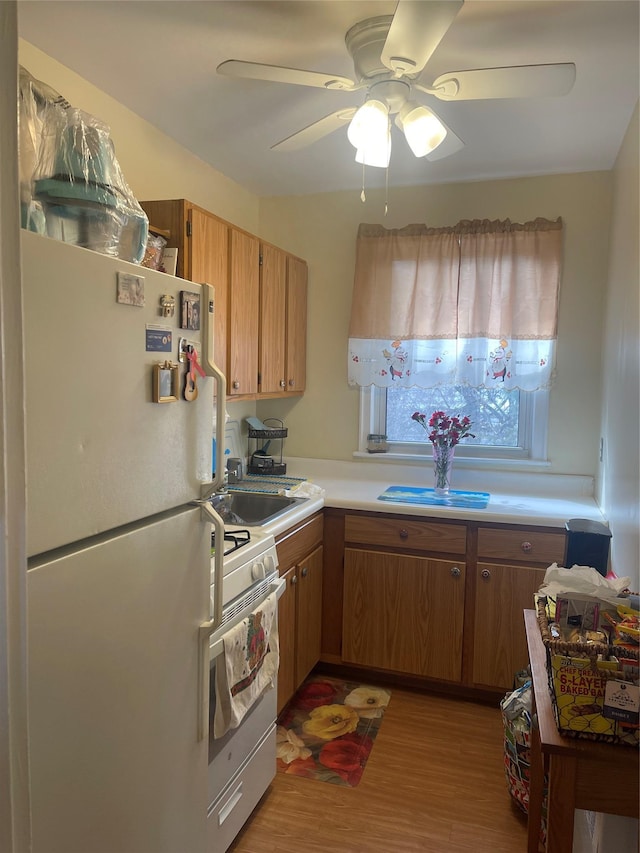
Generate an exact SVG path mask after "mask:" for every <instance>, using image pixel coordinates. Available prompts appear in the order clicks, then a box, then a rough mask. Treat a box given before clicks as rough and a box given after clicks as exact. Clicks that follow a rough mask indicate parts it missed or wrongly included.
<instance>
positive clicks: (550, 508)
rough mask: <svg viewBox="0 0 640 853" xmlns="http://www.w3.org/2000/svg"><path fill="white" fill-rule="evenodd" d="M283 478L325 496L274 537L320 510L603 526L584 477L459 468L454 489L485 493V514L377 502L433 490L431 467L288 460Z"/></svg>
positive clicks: (286, 519)
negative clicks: (301, 480) (394, 489)
mask: <svg viewBox="0 0 640 853" xmlns="http://www.w3.org/2000/svg"><path fill="white" fill-rule="evenodd" d="M287 476H292V477H305V478H307V479H308V480H309V481H310V482H311V483H313V484H315V485H316V486H318V487H320V488H321V489H322V490H323V492H324V493H323V494H321V495H318V496H315V497H312V498H310V499H309V500H307V501H305V502H304V503H302V504H300V505H298V506H297V507H296V508H295V509H293V510H292V511H291V512H287V513H285V514H284V515H283V516H280V517H279V518H278V519H276V520H275V522H274V523H273V524H272V525H269V526H268V531H269V532H270V533H273V534H274V535H275V536H277V535H279V534H280V533H282V532H283V531H284V530H286V529H288V528H289V527H292V526H293V525H294V524H297V523H299V522H300V521H303V520H304V519H305V518H307V517H309V516H310V515H312V514H313V513H315V512H317V511H318V510H319V509H321V508H322V507H323V506H326V507H335V508H340V509H350V510H364V511H367V512H381V513H385V514H389V515H392V514H400V515H415V516H417V517H419V516H422V517H431V518H450V519H455V518H457V519H460V520H462V521H486V522H493V523H501V524H520V525H522V524H526V525H533V526H540V527H543V526H548V527H559V528H564V525H565V523H566V522H567V521H569V520H570V519H572V518H583V519H588V520H590V521H599V522H602V523H606V519H605V518H604V516H603V515H602V513H601V511H600V509H599V507H598V505H597V503H596V501H595V499H594V497H593V479H592V478H591V477H586V476H577V475H562V474H560V475H558V474H555V475H554V474H547V473H544V474H537V473H536V474H530V473H524V474H522V473H518V474H515V473H511V472H509V473H497V472H490V473H489V472H479V471H473V470H466V471H465V470H464V469H460V470H459V471H457V472H456V480H455V481H454V483H453V486H452V487H453V488H454V489H465V490H472V491H483V492H489V494H490V498H489V502H488V505H487V506H486V507H485V508H484V509H475V508H467V507H445V506H420V505H416V504H409V503H407V504H401V503H389V502H387V501H380V500H378V496H379V495H381V494H382V493H383V492H384V491H385V490H386V489H387V488H388V487H389V486H424V487H430V486H432V479H433V476H432V471H431V466H430V465H426V466H425V465H407V464H395V463H389V462H374V461H369V460H366V461H365V462H358V461H355V462H346V461H337V460H323V459H301V458H289V459H287Z"/></svg>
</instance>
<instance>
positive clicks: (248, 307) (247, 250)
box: [227, 228, 260, 397]
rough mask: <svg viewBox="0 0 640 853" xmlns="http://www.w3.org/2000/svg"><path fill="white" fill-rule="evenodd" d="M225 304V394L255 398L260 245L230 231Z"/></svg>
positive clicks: (243, 233) (243, 235)
mask: <svg viewBox="0 0 640 853" xmlns="http://www.w3.org/2000/svg"><path fill="white" fill-rule="evenodd" d="M230 249H231V250H230V254H229V272H230V274H229V301H228V318H227V325H228V329H229V346H228V348H227V394H228V396H229V397H247V396H255V394H256V392H257V390H258V371H257V369H256V366H257V364H258V305H259V287H260V242H259V240H258V238H257V237H253V236H252V235H251V234H247V233H246V232H244V231H239V230H237V229H236V228H231V229H230Z"/></svg>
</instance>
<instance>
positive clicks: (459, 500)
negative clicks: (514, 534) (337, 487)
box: [378, 486, 489, 509]
mask: <svg viewBox="0 0 640 853" xmlns="http://www.w3.org/2000/svg"><path fill="white" fill-rule="evenodd" d="M378 500H379V501H391V502H392V503H398V504H420V505H421V506H464V507H469V508H473V509H482V508H483V507H485V506H486V505H487V504H488V503H489V493H488V492H463V491H456V490H455V489H451V491H450V492H449V494H448V495H446V496H442V495H436V493H435V492H434V490H433V489H422V488H420V487H419V486H389V488H388V489H387V490H386V491H385V492H383V493H382V494H381V495H378Z"/></svg>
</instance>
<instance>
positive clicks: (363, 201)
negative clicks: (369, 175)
mask: <svg viewBox="0 0 640 853" xmlns="http://www.w3.org/2000/svg"><path fill="white" fill-rule="evenodd" d="M366 200H367V196H366V194H365V191H364V163H363V164H362V192H361V193H360V201H361V202H362V203H363V204H364V203H365V201H366Z"/></svg>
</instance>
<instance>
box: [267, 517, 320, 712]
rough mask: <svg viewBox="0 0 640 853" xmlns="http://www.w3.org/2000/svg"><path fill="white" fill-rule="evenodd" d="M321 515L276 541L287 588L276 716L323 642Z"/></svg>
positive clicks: (280, 621) (282, 608)
mask: <svg viewBox="0 0 640 853" xmlns="http://www.w3.org/2000/svg"><path fill="white" fill-rule="evenodd" d="M322 531H323V523H322V515H320V514H319V515H316V516H313V517H312V518H311V519H308V520H307V521H306V522H303V523H302V524H301V525H299V526H298V527H296V528H294V529H293V530H291V531H287V532H286V533H285V534H284V535H283V536H282V537H279V538H278V539H277V540H276V547H277V549H278V561H279V564H280V565H279V571H280V577H281V578H284V579H285V581H286V589H285V591H284V593H283V594H282V597H281V598H280V601H279V603H278V633H279V638H280V669H279V672H278V713H280V711H281V710H282V709H283V708H284V706H285V705H286V704H287V702H288V701H289V699H291V697H292V696H293V694H294V693H295V692H296V690H297V689H298V687H299V686H300V685H301V684H302V682H303V681H304V679H305V678H306V677H307V675H308V674H309V672H310V671H311V670H312V669H313V667H314V666H315V664H316V663H317V662H318V660H319V659H320V648H321V641H322V563H323V547H322Z"/></svg>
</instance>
